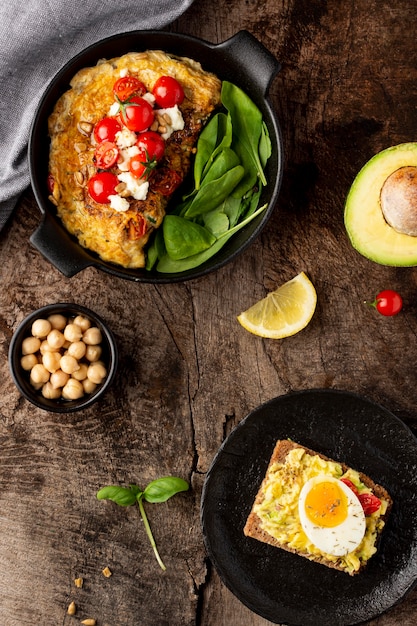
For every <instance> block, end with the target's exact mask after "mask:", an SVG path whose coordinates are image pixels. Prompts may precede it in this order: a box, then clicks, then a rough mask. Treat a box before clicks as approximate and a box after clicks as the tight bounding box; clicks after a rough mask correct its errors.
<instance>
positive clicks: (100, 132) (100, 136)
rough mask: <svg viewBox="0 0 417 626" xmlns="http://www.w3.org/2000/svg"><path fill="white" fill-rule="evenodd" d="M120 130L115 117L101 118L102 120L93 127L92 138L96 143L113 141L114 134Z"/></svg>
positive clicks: (114, 138)
mask: <svg viewBox="0 0 417 626" xmlns="http://www.w3.org/2000/svg"><path fill="white" fill-rule="evenodd" d="M121 129H122V127H121V126H120V124H119V122H118V120H117V119H116V118H115V117H103V119H102V120H100V121H99V122H97V124H96V125H95V126H94V138H95V140H96V141H97V143H101V142H102V141H115V140H116V133H118V132H119V130H121Z"/></svg>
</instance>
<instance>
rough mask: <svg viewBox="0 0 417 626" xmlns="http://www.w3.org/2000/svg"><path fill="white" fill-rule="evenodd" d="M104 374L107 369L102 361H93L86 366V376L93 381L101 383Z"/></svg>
mask: <svg viewBox="0 0 417 626" xmlns="http://www.w3.org/2000/svg"><path fill="white" fill-rule="evenodd" d="M106 374H107V370H106V368H105V365H104V363H103V362H102V361H95V362H94V363H91V365H89V366H88V371H87V378H88V379H89V380H91V382H93V383H96V384H99V383H101V382H102V380H103V378H104V377H105V376H106Z"/></svg>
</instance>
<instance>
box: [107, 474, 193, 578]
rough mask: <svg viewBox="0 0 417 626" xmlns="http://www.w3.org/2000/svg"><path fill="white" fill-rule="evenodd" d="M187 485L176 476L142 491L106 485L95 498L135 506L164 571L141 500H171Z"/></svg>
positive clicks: (157, 481)
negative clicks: (137, 507)
mask: <svg viewBox="0 0 417 626" xmlns="http://www.w3.org/2000/svg"><path fill="white" fill-rule="evenodd" d="M188 488H189V484H188V483H187V482H186V481H185V480H183V479H182V478H177V477H176V476H165V477H163V478H157V479H156V480H153V481H152V482H150V483H149V484H148V485H147V486H146V487H145V489H144V490H143V491H142V490H141V489H140V487H138V486H137V485H130V486H129V487H119V486H117V485H108V486H107V487H103V488H102V489H100V490H99V491H98V492H97V494H96V497H97V499H98V500H111V501H112V502H115V503H116V504H118V505H119V506H131V505H133V504H137V505H138V506H139V511H140V515H141V518H142V520H143V524H144V526H145V530H146V534H147V535H148V539H149V541H150V544H151V546H152V549H153V551H154V553H155V556H156V560H157V561H158V564H159V566H160V568H161V569H162V570H166V567H165V565H164V563H163V562H162V560H161V557H160V556H159V552H158V549H157V547H156V543H155V539H154V537H153V534H152V531H151V527H150V526H149V522H148V518H147V516H146V513H145V508H144V506H143V500H146V501H147V502H154V503H157V502H165V501H166V500H168V499H169V498H172V496H174V495H175V494H176V493H179V492H180V491H187V490H188Z"/></svg>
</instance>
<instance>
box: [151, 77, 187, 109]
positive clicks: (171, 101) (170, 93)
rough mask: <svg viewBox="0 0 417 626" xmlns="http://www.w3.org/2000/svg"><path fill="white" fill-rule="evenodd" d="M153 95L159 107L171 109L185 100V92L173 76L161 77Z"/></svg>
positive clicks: (153, 90)
mask: <svg viewBox="0 0 417 626" xmlns="http://www.w3.org/2000/svg"><path fill="white" fill-rule="evenodd" d="M152 94H153V96H154V97H155V101H156V103H157V104H158V106H160V107H162V108H164V109H169V108H170V107H173V106H175V105H176V104H181V102H182V101H183V100H184V90H183V88H182V87H181V85H180V83H179V82H178V81H177V80H176V79H175V78H173V77H172V76H161V77H160V78H158V80H157V81H156V83H155V85H154V87H153V89H152Z"/></svg>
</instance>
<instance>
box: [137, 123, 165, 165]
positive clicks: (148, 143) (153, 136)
mask: <svg viewBox="0 0 417 626" xmlns="http://www.w3.org/2000/svg"><path fill="white" fill-rule="evenodd" d="M136 145H137V146H138V147H139V148H140V149H141V150H145V151H146V153H147V155H148V158H150V159H156V160H157V161H160V160H161V159H162V157H163V156H164V152H165V140H164V138H163V137H161V135H160V134H159V133H156V132H155V131H153V130H147V131H145V132H143V133H140V134H139V135H138V140H137V142H136Z"/></svg>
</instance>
